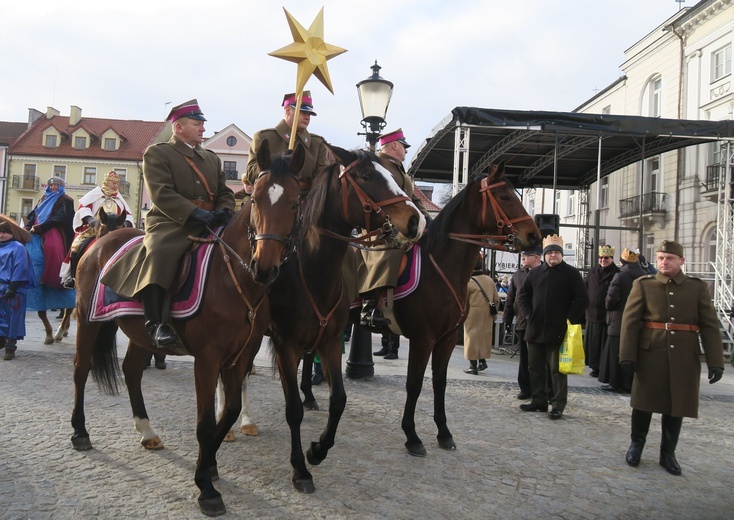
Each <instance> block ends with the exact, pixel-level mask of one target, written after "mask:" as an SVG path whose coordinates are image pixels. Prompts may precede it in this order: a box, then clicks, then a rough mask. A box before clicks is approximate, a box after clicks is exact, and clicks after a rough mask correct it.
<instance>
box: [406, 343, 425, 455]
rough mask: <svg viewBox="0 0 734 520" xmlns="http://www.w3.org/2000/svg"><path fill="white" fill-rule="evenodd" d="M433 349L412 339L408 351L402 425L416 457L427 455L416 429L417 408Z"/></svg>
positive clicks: (408, 443) (412, 453)
mask: <svg viewBox="0 0 734 520" xmlns="http://www.w3.org/2000/svg"><path fill="white" fill-rule="evenodd" d="M430 355H431V350H430V349H428V348H421V345H419V344H418V343H417V342H416V341H414V340H412V339H411V340H410V351H409V353H408V379H407V381H406V382H405V389H406V391H407V394H408V395H407V397H406V399H405V409H404V410H403V420H402V423H401V426H402V428H403V431H404V432H405V436H406V437H407V438H408V440H407V441H405V447H406V448H408V453H409V454H410V455H413V456H414V457H425V456H426V448H425V447H424V446H423V442H422V441H421V440H420V437H418V434H417V433H416V431H415V408H416V405H417V403H418V397H419V396H420V395H421V389H422V388H423V375H424V374H425V373H426V366H428V358H429V356H430Z"/></svg>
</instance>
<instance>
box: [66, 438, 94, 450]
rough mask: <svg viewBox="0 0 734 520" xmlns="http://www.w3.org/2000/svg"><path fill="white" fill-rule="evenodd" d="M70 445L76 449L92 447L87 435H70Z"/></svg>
mask: <svg viewBox="0 0 734 520" xmlns="http://www.w3.org/2000/svg"><path fill="white" fill-rule="evenodd" d="M71 445H72V446H74V449H75V450H76V451H88V450H91V449H92V442H91V441H90V440H89V437H72V438H71Z"/></svg>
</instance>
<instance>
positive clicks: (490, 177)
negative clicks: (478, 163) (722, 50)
mask: <svg viewBox="0 0 734 520" xmlns="http://www.w3.org/2000/svg"><path fill="white" fill-rule="evenodd" d="M495 175H497V165H496V164H493V165H492V166H490V167H489V171H488V172H487V182H492V181H494V176H495Z"/></svg>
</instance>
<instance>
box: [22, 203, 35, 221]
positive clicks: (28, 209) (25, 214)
mask: <svg viewBox="0 0 734 520" xmlns="http://www.w3.org/2000/svg"><path fill="white" fill-rule="evenodd" d="M31 210H33V199H20V216H21V218H24V219H25V218H27V217H28V213H30V212H31Z"/></svg>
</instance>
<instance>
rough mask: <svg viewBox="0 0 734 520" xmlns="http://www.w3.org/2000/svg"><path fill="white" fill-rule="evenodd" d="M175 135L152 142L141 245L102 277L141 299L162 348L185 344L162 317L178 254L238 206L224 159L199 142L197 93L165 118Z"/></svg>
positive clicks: (200, 115)
mask: <svg viewBox="0 0 734 520" xmlns="http://www.w3.org/2000/svg"><path fill="white" fill-rule="evenodd" d="M166 119H167V120H169V121H171V127H172V130H173V136H172V137H171V139H170V140H169V141H168V142H167V143H158V144H156V145H152V146H150V147H148V149H147V150H146V151H145V154H144V155H143V178H144V180H145V187H146V189H147V190H148V193H149V194H150V198H151V200H152V201H153V206H152V208H151V210H150V211H149V212H148V214H147V216H146V218H145V238H144V239H143V247H142V248H140V249H139V250H138V252H137V254H132V255H130V254H128V255H125V256H123V257H122V258H121V259H120V261H119V262H117V263H116V264H115V265H114V266H112V268H111V269H109V270H108V271H107V273H106V274H105V275H104V277H103V278H102V283H104V284H105V285H107V286H109V287H110V288H111V289H112V290H113V291H115V292H116V293H118V294H121V295H122V296H125V297H127V298H136V299H138V298H139V299H140V300H141V302H142V303H143V310H144V313H145V320H146V321H145V326H146V328H147V329H148V333H149V334H150V336H151V339H152V340H153V342H154V343H155V345H156V347H158V348H166V347H169V348H170V347H177V346H180V345H181V342H180V339H179V338H178V336H177V334H176V331H175V330H174V328H173V326H172V325H171V324H169V323H168V322H167V320H166V319H164V317H163V309H164V302H166V301H167V296H170V295H169V294H168V291H169V290H170V289H171V286H172V284H173V281H174V278H175V277H176V275H177V269H175V268H173V266H176V265H178V262H179V261H180V259H181V258H182V257H183V256H184V254H185V253H186V251H187V250H188V249H189V248H190V247H191V241H190V240H189V239H188V236H189V235H200V234H202V233H203V232H204V231H205V229H206V227H209V228H213V227H215V226H217V225H220V224H224V223H226V222H227V221H228V220H229V218H231V216H232V214H233V209H234V194H233V193H232V190H231V189H230V188H229V187H227V184H226V180H227V178H226V175H225V173H224V171H223V170H222V161H221V160H220V159H219V157H217V155H216V154H215V153H214V152H211V151H209V150H205V149H204V148H202V147H201V143H202V142H203V141H204V131H205V129H204V121H206V119H205V118H204V114H203V113H202V112H201V109H200V108H199V104H198V102H197V101H196V100H195V99H192V100H190V101H187V102H185V103H182V104H180V105H178V106H176V107H174V108H173V109H171V113H170V114H169V115H168V117H167V118H166Z"/></svg>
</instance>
